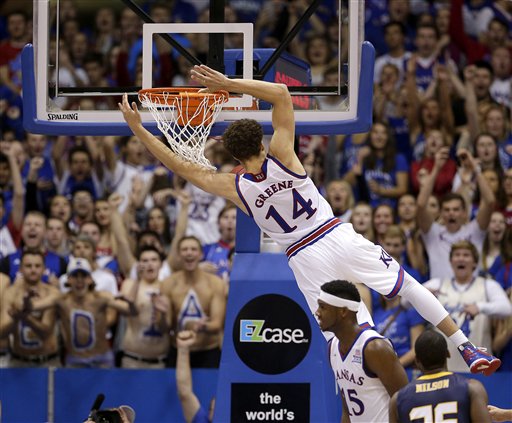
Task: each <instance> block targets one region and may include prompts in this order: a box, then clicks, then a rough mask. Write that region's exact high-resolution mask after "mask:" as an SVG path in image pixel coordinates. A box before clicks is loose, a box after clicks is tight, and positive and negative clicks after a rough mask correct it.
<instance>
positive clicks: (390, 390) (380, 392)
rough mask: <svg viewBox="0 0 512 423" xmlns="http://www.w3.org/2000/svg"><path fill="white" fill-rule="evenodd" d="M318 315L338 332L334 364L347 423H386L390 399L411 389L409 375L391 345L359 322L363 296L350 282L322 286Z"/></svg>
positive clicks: (333, 345)
mask: <svg viewBox="0 0 512 423" xmlns="http://www.w3.org/2000/svg"><path fill="white" fill-rule="evenodd" d="M320 289H321V290H320V295H319V297H318V309H317V311H316V313H315V314H316V316H317V318H318V323H319V324H320V329H322V331H329V332H333V333H334V338H331V340H330V341H329V361H330V363H331V367H332V369H333V371H334V375H335V378H336V383H337V384H338V387H339V388H340V390H341V396H342V400H343V414H342V420H341V421H342V423H348V422H352V423H354V422H364V423H366V422H387V421H388V409H389V399H390V398H391V396H393V394H394V393H395V392H397V391H398V390H399V389H400V388H402V387H404V386H405V385H407V382H408V380H407V374H406V373H405V370H404V368H403V367H402V365H401V364H400V360H399V359H398V356H397V355H396V352H395V350H394V349H393V347H392V345H391V342H390V341H389V340H388V339H387V338H384V337H383V336H382V335H380V334H379V333H377V332H376V331H374V330H373V329H370V328H369V327H366V328H365V327H362V326H360V325H359V324H358V322H357V316H356V313H357V310H358V309H359V304H360V303H361V296H360V295H359V292H358V290H357V288H356V287H355V285H354V284H352V283H350V282H348V281H345V280H335V281H331V282H327V283H325V284H323V285H322V286H321V287H320Z"/></svg>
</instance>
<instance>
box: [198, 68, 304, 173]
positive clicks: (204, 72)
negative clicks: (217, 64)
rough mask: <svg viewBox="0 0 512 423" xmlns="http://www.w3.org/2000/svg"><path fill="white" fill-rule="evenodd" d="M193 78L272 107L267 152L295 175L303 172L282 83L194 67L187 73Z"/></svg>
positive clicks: (288, 104) (216, 88)
mask: <svg viewBox="0 0 512 423" xmlns="http://www.w3.org/2000/svg"><path fill="white" fill-rule="evenodd" d="M190 74H191V77H192V79H195V80H196V81H198V82H199V83H200V84H203V85H206V87H208V90H209V91H212V92H214V91H218V90H226V91H230V92H234V93H241V94H249V95H251V96H253V97H256V98H259V99H261V100H264V101H267V102H269V103H271V104H272V106H273V108H272V127H273V128H274V135H273V136H272V140H271V142H270V149H269V153H270V154H272V155H273V156H275V157H276V158H277V159H278V160H279V161H281V162H282V163H283V164H284V165H285V166H286V167H288V168H289V169H291V170H292V171H294V172H296V173H301V174H303V173H305V171H304V168H303V166H302V164H301V163H300V160H299V159H298V157H297V156H296V154H295V152H294V150H293V144H294V137H295V117H294V114H293V104H292V98H291V96H290V93H289V92H288V88H287V87H286V85H284V84H276V83H272V82H266V81H255V80H249V79H229V78H227V77H226V76H225V75H223V74H221V73H220V72H217V71H215V70H213V69H210V68H209V67H208V66H205V65H201V66H194V68H193V69H192V70H191V72H190Z"/></svg>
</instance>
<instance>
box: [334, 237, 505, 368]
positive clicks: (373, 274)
mask: <svg viewBox="0 0 512 423" xmlns="http://www.w3.org/2000/svg"><path fill="white" fill-rule="evenodd" d="M347 244H348V242H346V241H345V242H344V247H343V248H344V249H346V250H347V251H346V252H345V254H349V257H350V266H349V268H348V269H347V272H348V273H349V274H350V275H351V277H352V280H353V281H355V282H361V283H364V284H366V285H367V286H368V287H369V288H372V289H374V290H376V291H377V292H379V293H381V294H383V295H385V296H386V297H388V298H392V297H394V296H396V295H400V296H401V297H403V298H405V299H406V300H407V301H408V302H409V303H411V304H412V306H413V307H414V308H415V309H416V310H417V311H418V313H419V314H420V315H421V316H422V317H423V318H424V319H425V320H427V321H429V322H430V323H432V324H433V325H434V326H436V327H437V328H438V329H439V330H440V331H441V332H443V333H444V334H445V335H446V336H447V337H448V338H449V339H450V340H451V341H452V342H453V343H454V344H455V345H456V346H457V348H458V350H459V352H460V353H461V355H462V357H463V358H464V361H465V362H466V363H467V365H468V366H469V368H470V370H471V372H472V373H478V372H483V373H484V374H485V375H489V374H492V373H493V372H494V371H496V370H497V369H498V367H499V366H500V364H501V361H500V360H499V359H497V358H496V357H493V356H492V355H490V354H487V353H486V352H484V351H480V350H479V349H478V348H476V347H475V346H474V345H473V344H471V343H470V342H469V340H468V338H467V337H466V336H465V335H464V333H462V331H461V330H460V329H459V328H458V326H457V325H456V323H455V322H454V321H453V319H452V318H451V317H450V315H449V314H448V312H447V311H446V310H445V308H444V307H443V306H442V304H441V303H440V302H439V300H438V299H437V298H436V297H435V296H434V295H433V294H432V293H431V292H430V291H429V290H428V289H426V288H425V287H424V286H423V285H421V284H420V283H419V282H418V281H416V280H415V279H414V278H413V277H412V276H410V275H409V274H408V273H407V272H405V271H404V270H403V268H402V267H401V266H400V265H399V264H398V262H396V260H394V259H393V258H392V257H391V256H390V255H389V254H387V253H386V251H385V250H384V249H383V248H382V247H380V246H378V245H375V244H373V243H372V242H370V241H368V240H366V239H365V238H364V237H362V236H359V235H357V236H354V237H353V238H352V239H350V243H349V245H348V246H347ZM348 250H350V251H348ZM347 260H348V259H347Z"/></svg>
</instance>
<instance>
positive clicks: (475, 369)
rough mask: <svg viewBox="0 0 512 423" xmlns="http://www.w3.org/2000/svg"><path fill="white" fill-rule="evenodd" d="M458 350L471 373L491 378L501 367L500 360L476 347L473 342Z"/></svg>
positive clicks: (460, 346)
mask: <svg viewBox="0 0 512 423" xmlns="http://www.w3.org/2000/svg"><path fill="white" fill-rule="evenodd" d="M458 349H459V352H460V355H462V358H463V359H464V361H465V362H466V364H467V365H468V367H469V370H470V371H471V373H483V374H484V375H485V376H490V375H492V374H493V373H494V372H495V371H496V370H498V368H499V367H500V366H501V360H500V359H499V358H496V357H494V356H493V355H491V354H489V353H488V352H486V351H484V350H483V349H480V348H477V347H475V346H474V345H473V344H472V343H471V342H466V343H464V344H461V345H459V347H458Z"/></svg>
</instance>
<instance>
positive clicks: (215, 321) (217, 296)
mask: <svg viewBox="0 0 512 423" xmlns="http://www.w3.org/2000/svg"><path fill="white" fill-rule="evenodd" d="M208 277H209V278H210V280H211V283H212V287H213V290H214V292H213V297H212V300H211V303H210V318H209V320H208V321H207V322H204V323H203V325H202V327H201V328H200V329H201V330H202V331H204V332H207V333H212V334H214V333H220V332H222V329H223V328H224V317H225V314H226V295H225V289H224V285H225V282H224V281H223V280H222V279H221V278H219V277H218V276H215V275H209V276H208Z"/></svg>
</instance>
